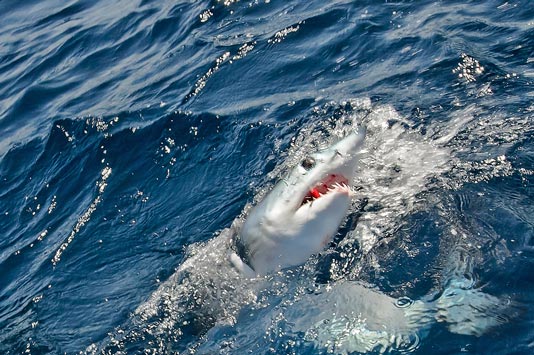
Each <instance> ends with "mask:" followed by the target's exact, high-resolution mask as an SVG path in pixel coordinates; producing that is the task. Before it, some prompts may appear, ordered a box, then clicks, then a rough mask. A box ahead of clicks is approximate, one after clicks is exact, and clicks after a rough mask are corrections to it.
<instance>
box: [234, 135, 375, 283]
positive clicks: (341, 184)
mask: <svg viewBox="0 0 534 355" xmlns="http://www.w3.org/2000/svg"><path fill="white" fill-rule="evenodd" d="M364 137H365V129H360V130H359V131H358V132H354V133H351V134H349V135H348V136H346V137H345V138H343V139H342V140H340V141H338V142H337V143H335V144H334V145H332V146H331V147H329V148H328V149H325V150H323V151H320V152H318V153H316V154H313V155H310V156H308V157H306V158H304V159H303V160H302V161H301V162H300V164H298V165H297V166H296V167H294V169H293V170H292V171H291V172H290V173H289V175H288V176H287V177H286V178H284V179H282V180H281V181H280V182H278V183H277V184H276V186H275V187H274V188H273V190H272V191H271V192H270V193H268V194H267V195H266V196H265V198H264V199H263V200H262V201H261V202H260V203H259V204H258V205H257V206H255V207H254V208H253V209H252V210H251V211H250V213H249V215H248V216H247V218H246V220H245V222H244V224H243V226H242V228H241V230H240V232H239V235H238V238H237V243H238V247H239V248H238V249H239V250H240V254H241V258H242V259H243V260H244V261H245V262H246V263H247V264H248V265H249V266H250V267H251V268H252V269H253V270H254V272H255V273H256V274H266V273H269V272H272V271H276V270H279V269H282V268H286V267H290V266H295V265H299V264H302V263H304V262H305V261H306V260H307V259H308V258H309V257H310V256H311V255H312V254H315V253H317V252H320V251H321V250H323V249H324V248H325V246H326V245H327V244H328V243H329V242H330V241H331V239H332V237H333V236H334V235H335V233H336V232H337V230H338V228H339V225H340V224H341V222H342V221H343V219H344V217H345V215H346V213H347V210H348V208H349V206H350V200H351V196H352V195H353V190H352V189H351V187H350V184H351V183H352V180H353V177H354V173H355V169H356V164H357V160H358V153H359V151H360V148H361V146H362V144H363V141H364Z"/></svg>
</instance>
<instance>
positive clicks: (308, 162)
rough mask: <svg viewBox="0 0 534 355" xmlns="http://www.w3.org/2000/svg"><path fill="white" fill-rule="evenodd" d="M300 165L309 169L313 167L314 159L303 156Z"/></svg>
mask: <svg viewBox="0 0 534 355" xmlns="http://www.w3.org/2000/svg"><path fill="white" fill-rule="evenodd" d="M300 165H301V166H302V167H303V168H304V169H306V170H310V169H311V168H313V167H314V166H315V159H313V158H312V157H306V158H304V160H303V161H302V162H301V163H300Z"/></svg>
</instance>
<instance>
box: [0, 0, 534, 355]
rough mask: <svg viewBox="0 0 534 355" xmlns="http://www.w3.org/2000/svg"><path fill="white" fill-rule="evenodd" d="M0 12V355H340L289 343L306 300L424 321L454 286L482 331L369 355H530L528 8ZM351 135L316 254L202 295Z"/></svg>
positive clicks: (82, 6) (206, 6) (213, 4)
mask: <svg viewBox="0 0 534 355" xmlns="http://www.w3.org/2000/svg"><path fill="white" fill-rule="evenodd" d="M0 10H1V11H0V38H1V40H0V232H1V234H0V353H1V354H22V353H24V354H65V353H66V354H78V353H81V354H175V353H187V354H193V353H196V354H214V353H225V354H244V353H252V354H310V353H314V354H319V353H327V352H334V353H351V352H352V351H353V350H350V349H344V348H343V347H342V346H339V347H338V346H336V345H335V344H334V343H335V341H336V340H339V339H334V338H332V339H331V342H330V343H328V342H327V343H326V344H325V343H324V342H323V343H321V342H319V341H317V339H319V338H318V337H313V336H312V335H310V331H308V329H301V328H299V327H298V324H302V322H300V320H299V314H301V313H299V310H300V309H301V308H302V309H308V308H310V307H318V309H317V312H318V313H320V311H321V309H320V307H321V303H320V302H316V301H315V299H314V295H320V294H321V293H322V292H323V290H324V289H325V288H328V287H333V289H334V290H336V285H341V284H342V283H343V282H349V281H355V282H363V283H365V284H366V285H368V287H369V288H370V289H373V290H379V292H380V293H383V294H385V295H388V296H390V297H393V298H395V299H405V298H409V299H411V300H417V299H423V298H425V297H426V298H428V297H435V298H438V297H439V296H440V295H441V294H442V293H443V290H444V288H446V286H447V285H448V283H449V282H450V280H451V279H456V278H461V279H462V280H463V281H465V285H464V286H462V287H463V288H464V289H468V290H470V289H477V290H482V291H484V292H485V293H487V294H489V295H492V296H493V297H496V298H498V299H499V300H501V302H502V304H504V305H505V306H502V305H501V306H499V307H498V308H497V309H496V310H495V313H497V314H493V313H491V312H488V311H487V310H484V309H482V311H483V313H484V312H487V313H488V314H487V318H488V319H490V318H496V319H498V323H499V324H498V325H496V326H493V327H491V329H487V331H484V332H482V334H477V335H466V334H457V332H454V329H452V330H451V328H450V327H449V326H448V325H447V323H446V322H442V321H439V320H440V319H439V318H438V319H436V321H435V322H433V323H432V324H431V325H430V327H429V328H428V329H425V331H424V334H423V333H421V334H420V335H419V337H418V338H417V341H415V342H414V343H413V344H411V346H410V347H408V348H402V349H399V348H397V347H395V346H394V345H387V346H386V347H385V348H382V349H379V348H378V347H377V348H376V349H374V350H373V351H375V352H378V351H381V350H382V351H386V352H391V353H399V352H400V353H405V352H413V353H417V354H458V353H472V354H490V353H491V354H530V353H532V352H533V347H534V331H533V329H534V318H533V317H532V314H533V311H534V278H533V274H532V270H533V268H534V207H533V202H534V185H533V180H534V103H533V97H534V89H533V85H534V51H533V48H534V6H533V4H532V3H531V1H529V0H519V1H504V0H487V1H483V2H481V1H465V0H464V1H453V0H451V1H424V0H423V1H328V2H325V1H302V2H301V1H285V0H284V1H281V0H270V1H269V0H263V1H258V0H255V1H239V0H227V1H150V0H141V1H114V2H108V1H79V0H73V1H54V0H46V1H12V0H5V1H2V2H0ZM361 124H363V125H365V126H367V129H368V137H367V142H366V147H365V152H364V154H363V158H362V161H361V164H360V166H359V167H358V168H359V169H360V173H359V174H358V177H357V178H356V180H355V181H354V182H353V185H354V186H355V188H356V189H357V191H358V193H357V197H356V199H355V201H354V204H353V206H352V207H351V211H350V213H349V216H348V217H347V219H346V221H345V222H344V224H343V226H342V227H341V229H340V232H339V234H338V235H337V236H336V238H335V240H334V242H332V243H331V244H330V245H329V246H328V249H327V250H326V251H325V252H324V253H321V254H319V255H315V256H313V257H312V258H311V259H310V261H309V262H307V263H306V264H305V265H303V266H299V267H296V268H292V269H291V270H284V271H283V272H280V273H277V274H276V275H270V276H268V277H266V278H265V279H263V280H262V281H261V283H259V284H254V285H250V284H249V282H248V281H242V280H241V281H238V280H235V279H232V278H228V279H224V275H222V276H223V277H222V278H221V275H219V274H218V271H219V269H220V268H219V267H218V263H219V262H220V260H219V259H218V258H219V257H220V255H219V254H220V253H221V250H222V251H224V248H227V247H228V246H227V245H224V243H222V238H221V236H222V235H223V234H224V233H225V228H228V227H229V226H230V225H231V224H232V221H234V220H236V219H238V220H239V219H240V218H242V217H243V215H244V214H246V211H247V209H248V208H249V207H250V206H251V205H252V204H254V203H255V202H256V201H257V200H258V199H259V197H261V196H262V195H263V194H264V193H265V192H266V191H268V189H269V188H270V187H271V186H272V184H273V183H275V182H276V181H277V180H278V179H280V178H281V177H282V176H283V174H284V173H285V172H286V171H287V169H288V168H290V167H291V166H292V165H294V164H295V163H296V161H298V159H300V158H301V157H302V156H304V155H306V154H308V153H310V152H311V151H314V150H315V149H317V148H320V147H324V146H326V145H328V144H329V143H331V142H332V141H333V140H335V138H336V137H337V136H339V135H340V132H344V131H346V130H347V127H353V126H357V125H361ZM243 211H245V212H243ZM218 253H219V254H218ZM223 254H224V253H223ZM188 267H189V268H191V267H192V270H195V269H197V271H195V272H196V273H195V272H192V271H191V270H190V269H187V268H188ZM184 270H188V272H189V273H191V274H193V276H190V278H187V276H184V272H183V271H184ZM199 275H200V276H199ZM205 275H219V276H217V277H215V276H214V277H213V279H210V282H211V283H210V284H209V285H208V286H209V287H208V289H209V292H206V289H205V288H206V286H205V285H204V284H201V282H196V281H195V280H197V279H195V277H198V280H205V279H206V277H205ZM459 275H460V276H459ZM184 280H185V281H184ZM188 280H189V281H188ZM201 293H207V294H209V295H212V296H213V295H215V296H213V298H212V299H210V300H208V301H206V300H205V299H204V300H203V302H202V304H203V305H204V306H205V305H206V304H208V305H209V307H201V306H199V304H198V302H196V301H197V300H198V299H199V297H200V298H202V297H204V298H207V296H199V294H201ZM310 299H311V300H312V301H309V300H310ZM318 299H320V298H318ZM369 304H371V305H372V300H371V299H370V300H369ZM303 305H304V306H303ZM210 307H211V308H210ZM302 313H305V312H302ZM299 322H300V323H299ZM314 340H315V341H314ZM354 351H356V350H354Z"/></svg>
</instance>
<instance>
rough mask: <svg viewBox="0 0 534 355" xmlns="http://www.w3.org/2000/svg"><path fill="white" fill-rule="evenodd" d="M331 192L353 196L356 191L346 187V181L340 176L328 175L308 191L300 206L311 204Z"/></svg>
mask: <svg viewBox="0 0 534 355" xmlns="http://www.w3.org/2000/svg"><path fill="white" fill-rule="evenodd" d="M332 192H343V193H347V194H348V195H349V196H351V197H352V196H354V195H355V193H356V191H355V190H354V189H353V188H352V187H351V186H349V185H348V181H347V179H346V178H345V177H344V176H342V175H329V176H328V177H326V178H325V180H323V181H321V182H319V183H318V184H317V185H316V186H315V187H313V188H312V189H310V191H309V193H308V194H307V195H306V196H305V197H304V200H303V201H302V205H304V204H306V203H311V202H313V201H315V200H317V199H318V198H321V197H323V196H325V195H327V194H329V193H332Z"/></svg>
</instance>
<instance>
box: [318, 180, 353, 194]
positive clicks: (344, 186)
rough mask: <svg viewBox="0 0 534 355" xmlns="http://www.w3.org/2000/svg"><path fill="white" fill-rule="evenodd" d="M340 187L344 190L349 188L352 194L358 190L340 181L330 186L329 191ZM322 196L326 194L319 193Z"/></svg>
mask: <svg viewBox="0 0 534 355" xmlns="http://www.w3.org/2000/svg"><path fill="white" fill-rule="evenodd" d="M338 189H342V190H349V194H350V195H352V194H355V193H356V192H355V191H354V189H353V188H352V187H351V186H349V185H347V184H345V183H339V182H336V183H335V184H333V185H332V186H331V187H329V188H328V192H332V191H336V190H338ZM319 195H320V196H323V195H324V194H322V193H319Z"/></svg>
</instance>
